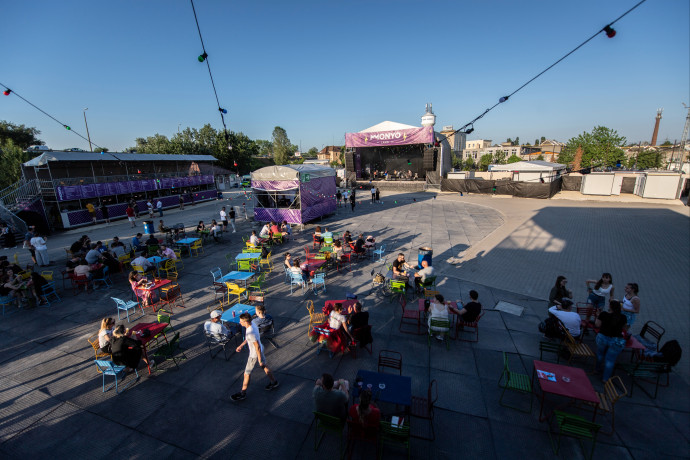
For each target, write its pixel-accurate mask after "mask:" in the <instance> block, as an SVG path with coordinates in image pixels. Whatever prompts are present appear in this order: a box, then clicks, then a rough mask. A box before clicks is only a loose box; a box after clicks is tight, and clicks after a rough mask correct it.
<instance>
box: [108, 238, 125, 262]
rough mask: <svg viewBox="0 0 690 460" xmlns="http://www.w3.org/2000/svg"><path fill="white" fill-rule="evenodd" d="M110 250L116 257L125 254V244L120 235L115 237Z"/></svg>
mask: <svg viewBox="0 0 690 460" xmlns="http://www.w3.org/2000/svg"><path fill="white" fill-rule="evenodd" d="M110 252H111V253H112V254H113V256H115V258H116V259H117V258H119V257H120V256H122V255H124V254H125V245H124V244H123V243H122V242H121V241H120V239H119V238H118V237H114V238H113V242H112V243H110Z"/></svg>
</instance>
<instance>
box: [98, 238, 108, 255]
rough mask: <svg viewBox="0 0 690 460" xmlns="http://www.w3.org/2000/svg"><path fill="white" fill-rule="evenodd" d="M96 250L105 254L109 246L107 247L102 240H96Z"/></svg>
mask: <svg viewBox="0 0 690 460" xmlns="http://www.w3.org/2000/svg"><path fill="white" fill-rule="evenodd" d="M96 250H97V251H98V252H100V253H101V254H103V253H104V252H105V251H107V250H108V248H106V247H105V245H104V244H103V242H102V241H96Z"/></svg>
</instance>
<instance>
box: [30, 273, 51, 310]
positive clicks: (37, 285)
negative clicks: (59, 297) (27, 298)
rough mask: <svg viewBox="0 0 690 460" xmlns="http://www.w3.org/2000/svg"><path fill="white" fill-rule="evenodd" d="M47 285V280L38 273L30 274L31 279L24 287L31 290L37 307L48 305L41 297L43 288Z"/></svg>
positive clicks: (42, 296)
mask: <svg viewBox="0 0 690 460" xmlns="http://www.w3.org/2000/svg"><path fill="white" fill-rule="evenodd" d="M47 285H48V280H46V279H45V278H44V277H43V276H41V274H40V273H38V272H31V279H30V280H29V281H28V282H27V284H26V286H27V287H29V288H31V293H32V294H33V295H34V298H35V299H36V302H37V303H38V305H39V306H42V305H47V304H48V302H47V301H46V299H45V297H44V295H43V287H44V286H47Z"/></svg>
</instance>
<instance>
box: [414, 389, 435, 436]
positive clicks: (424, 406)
mask: <svg viewBox="0 0 690 460" xmlns="http://www.w3.org/2000/svg"><path fill="white" fill-rule="evenodd" d="M437 399H438V385H436V380H432V381H431V383H429V390H428V392H427V397H426V398H423V397H420V396H412V407H411V408H410V415H411V416H412V417H417V418H421V419H423V420H428V421H429V425H430V426H431V437H430V438H426V437H423V436H416V435H412V437H414V438H419V439H427V440H429V441H433V440H434V439H436V434H435V433H434V404H436V400H437Z"/></svg>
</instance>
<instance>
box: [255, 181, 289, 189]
mask: <svg viewBox="0 0 690 460" xmlns="http://www.w3.org/2000/svg"><path fill="white" fill-rule="evenodd" d="M252 188H255V189H259V190H268V191H270V190H292V189H296V188H299V180H253V181H252Z"/></svg>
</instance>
